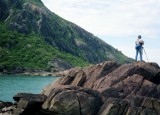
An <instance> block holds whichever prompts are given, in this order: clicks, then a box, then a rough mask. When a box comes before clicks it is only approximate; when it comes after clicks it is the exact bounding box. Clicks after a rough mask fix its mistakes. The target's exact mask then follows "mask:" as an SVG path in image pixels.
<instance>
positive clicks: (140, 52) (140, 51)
mask: <svg viewBox="0 0 160 115" xmlns="http://www.w3.org/2000/svg"><path fill="white" fill-rule="evenodd" d="M142 52H143V49H142V48H140V50H139V54H140V60H141V61H142Z"/></svg>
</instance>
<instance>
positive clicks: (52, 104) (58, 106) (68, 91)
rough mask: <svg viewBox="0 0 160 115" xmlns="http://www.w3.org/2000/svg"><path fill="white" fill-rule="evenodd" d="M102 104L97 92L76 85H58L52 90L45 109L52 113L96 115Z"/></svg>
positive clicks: (44, 105) (44, 106)
mask: <svg viewBox="0 0 160 115" xmlns="http://www.w3.org/2000/svg"><path fill="white" fill-rule="evenodd" d="M101 105H102V102H101V99H100V97H99V96H98V94H97V92H95V91H92V90H91V89H85V88H80V87H76V86H58V88H55V89H53V90H52V93H50V95H49V96H48V98H47V100H46V102H45V103H44V104H43V106H42V107H43V109H44V110H45V111H49V112H50V114H51V113H52V114H64V115H75V114H76V115H86V114H87V115H95V114H96V113H97V111H98V110H99V108H100V106H101Z"/></svg>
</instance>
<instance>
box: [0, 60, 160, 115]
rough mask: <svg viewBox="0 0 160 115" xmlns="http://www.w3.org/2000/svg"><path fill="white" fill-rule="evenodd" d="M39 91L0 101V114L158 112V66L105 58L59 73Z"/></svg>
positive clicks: (131, 114)
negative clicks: (52, 81)
mask: <svg viewBox="0 0 160 115" xmlns="http://www.w3.org/2000/svg"><path fill="white" fill-rule="evenodd" d="M59 76H62V77H61V78H59V79H58V80H57V81H55V82H54V83H52V84H49V85H48V86H46V87H45V88H44V89H43V91H42V93H41V94H26V93H19V94H17V95H16V96H14V97H13V98H14V100H15V101H16V103H14V104H11V103H9V102H0V112H1V113H0V115H160V85H159V84H160V67H159V66H158V64H156V63H146V62H134V63H130V64H123V65H120V64H118V63H116V62H114V61H107V62H104V63H100V64H97V65H92V66H89V67H86V68H79V67H76V68H72V69H70V70H66V71H63V72H61V73H59Z"/></svg>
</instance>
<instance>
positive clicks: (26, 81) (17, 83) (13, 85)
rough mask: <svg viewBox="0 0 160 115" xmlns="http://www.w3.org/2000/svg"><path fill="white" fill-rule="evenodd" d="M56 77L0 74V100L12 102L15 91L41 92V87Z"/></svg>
mask: <svg viewBox="0 0 160 115" xmlns="http://www.w3.org/2000/svg"><path fill="white" fill-rule="evenodd" d="M56 79H58V77H52V76H48V77H46V76H45V77H44V76H13V75H10V76H0V100H1V101H11V102H13V101H14V100H13V98H12V97H13V96H14V95H16V94H17V93H34V94H37V93H41V92H42V89H43V88H44V87H45V86H47V85H48V84H50V83H52V82H54V81H55V80H56Z"/></svg>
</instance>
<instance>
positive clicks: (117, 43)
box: [42, 0, 160, 65]
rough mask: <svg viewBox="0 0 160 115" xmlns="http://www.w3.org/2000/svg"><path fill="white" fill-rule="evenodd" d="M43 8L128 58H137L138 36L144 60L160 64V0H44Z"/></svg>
mask: <svg viewBox="0 0 160 115" xmlns="http://www.w3.org/2000/svg"><path fill="white" fill-rule="evenodd" d="M42 2H43V3H44V5H45V6H46V7H47V8H48V9H49V10H51V11H52V12H54V13H56V14H57V15H59V16H61V17H62V18H64V19H66V20H68V21H71V22H73V23H75V24H77V25H79V26H80V27H82V28H83V29H85V30H87V31H88V32H91V33H93V34H94V35H95V36H97V37H99V38H100V39H102V40H103V41H105V42H106V43H108V44H110V45H112V46H113V47H114V48H116V49H118V50H119V51H122V53H123V54H125V55H126V56H128V57H131V58H135V41H136V40H137V37H138V35H141V36H142V39H143V40H144V49H145V52H143V59H144V61H146V62H156V63H158V64H159V65H160V45H159V44H160V39H159V37H160V0H42Z"/></svg>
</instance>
